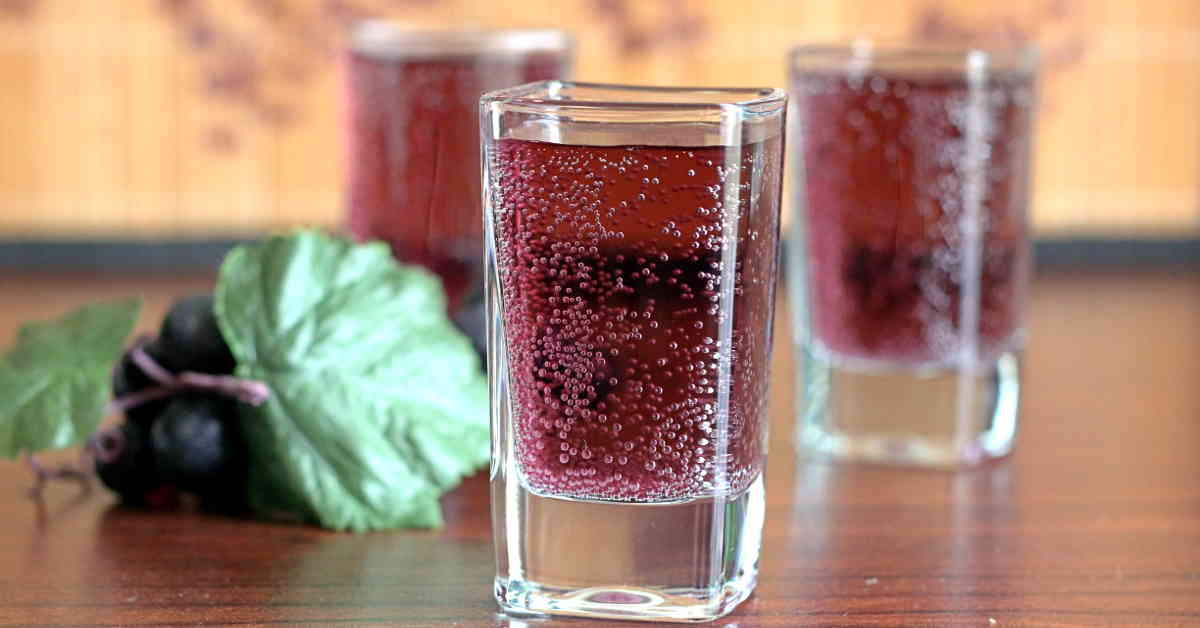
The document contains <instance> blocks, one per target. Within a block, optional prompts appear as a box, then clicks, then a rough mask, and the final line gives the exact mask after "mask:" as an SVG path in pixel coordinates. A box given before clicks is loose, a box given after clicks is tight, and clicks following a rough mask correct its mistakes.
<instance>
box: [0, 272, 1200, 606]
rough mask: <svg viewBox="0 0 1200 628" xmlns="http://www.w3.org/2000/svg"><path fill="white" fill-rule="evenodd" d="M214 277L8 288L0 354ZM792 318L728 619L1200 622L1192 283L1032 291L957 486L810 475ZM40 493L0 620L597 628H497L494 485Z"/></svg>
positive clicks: (1199, 403)
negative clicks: (1002, 414)
mask: <svg viewBox="0 0 1200 628" xmlns="http://www.w3.org/2000/svg"><path fill="white" fill-rule="evenodd" d="M209 282H210V279H209V278H205V277H196V278H162V277H160V278H147V277H95V276H82V275H80V276H59V275H41V276H37V275H0V344H7V342H8V341H9V339H11V337H12V333H13V332H14V331H15V329H16V327H17V325H18V323H19V322H20V321H22V320H25V319H28V318H35V317H48V316H52V315H57V314H59V313H61V312H63V311H65V310H66V309H68V308H70V307H73V306H75V305H78V304H80V303H83V302H84V301H87V300H89V299H92V298H98V297H103V296H118V295H125V294H129V293H138V292H140V293H143V294H145V295H146V297H147V310H146V312H145V314H144V316H143V321H144V325H145V326H146V327H147V328H149V327H150V322H151V321H152V320H154V319H156V318H158V317H160V316H161V314H162V312H163V310H164V309H165V307H166V306H167V304H168V303H169V302H170V299H171V298H172V297H174V296H176V295H183V294H187V293H190V292H193V291H196V290H199V289H203V288H205V287H206V286H208V285H209ZM786 318H787V317H786V315H784V313H783V312H782V311H781V312H780V316H779V320H780V333H778V334H777V335H776V338H778V341H779V344H778V346H777V347H776V352H775V364H774V375H773V378H774V381H773V391H772V410H771V412H772V435H771V441H772V448H771V453H770V463H769V469H768V475H767V491H768V495H767V502H768V510H767V522H766V533H765V540H764V543H765V551H764V558H763V561H762V569H761V575H760V579H759V585H758V590H757V592H756V593H755V594H754V595H753V596H752V597H751V598H750V599H749V600H748V601H746V602H745V603H744V604H743V605H742V606H741V607H740V608H739V609H738V610H737V611H736V612H735V613H734V614H733V615H731V616H730V617H728V618H726V619H724V620H721V621H719V622H717V624H716V625H720V626H731V627H732V626H737V627H738V628H750V627H752V626H807V625H812V626H862V625H871V626H1095V625H1141V626H1177V625H1187V624H1197V625H1200V276H1196V275H1189V274H1180V273H1176V274H1167V273H1157V274H1156V273H1138V274H1114V273H1088V274H1054V275H1045V276H1040V277H1038V278H1037V280H1036V283H1035V290H1034V298H1033V303H1032V312H1031V317H1030V323H1031V337H1030V343H1029V348H1028V351H1027V352H1026V359H1025V365H1024V372H1023V377H1024V390H1023V393H1022V395H1023V399H1022V403H1023V407H1022V412H1021V428H1020V435H1019V437H1018V443H1017V447H1016V451H1015V453H1014V454H1013V455H1012V456H1011V457H1010V458H1009V459H1007V460H1002V461H998V462H993V463H991V464H988V465H985V466H983V467H981V468H978V469H974V470H969V471H963V472H957V473H948V472H939V471H921V470H905V469H894V468H878V467H851V466H834V465H829V464H824V463H813V462H797V460H796V457H795V455H794V454H793V451H792V446H791V431H792V429H791V426H792V420H793V419H792V417H793V412H792V402H793V394H792V393H793V388H794V385H793V362H792V355H791V347H790V346H789V344H788V342H789V338H790V333H788V332H787V330H786ZM66 459H70V456H69V455H68V454H63V455H61V456H57V457H52V458H51V460H66ZM30 481H31V477H30V475H29V473H28V472H27V470H26V468H25V467H24V466H23V465H22V464H20V463H17V462H7V461H3V462H0V530H2V532H0V625H6V626H7V625H14V626H15V625H20V626H28V625H40V624H56V625H81V626H100V625H105V626H107V625H145V626H149V625H209V624H250V625H260V624H297V623H310V624H313V625H331V624H386V625H399V626H443V625H445V626H529V627H541V626H546V627H548V626H554V625H575V626H581V625H601V623H602V622H579V621H573V622H559V621H530V620H506V619H505V618H503V617H502V616H500V615H498V614H497V612H496V606H495V604H494V603H493V601H492V597H491V580H492V575H493V564H492V546H491V540H490V527H489V521H488V494H487V490H486V488H487V487H486V478H484V477H482V476H476V477H473V478H471V479H469V480H468V481H467V482H465V483H464V484H463V485H462V486H461V487H459V488H458V489H456V490H455V491H454V492H452V493H450V494H449V495H448V496H447V497H446V498H445V499H444V509H445V512H446V519H447V524H446V526H445V527H444V528H442V529H441V530H437V531H402V532H390V533H375V534H362V535H354V534H342V533H333V532H326V531H322V530H318V529H315V528H309V527H302V526H289V525H279V524H269V523H262V522H255V521H244V520H235V519H230V518H222V517H219V516H213V515H207V514H202V513H198V512H193V511H189V510H183V511H174V512H143V511H137V510H129V509H125V508H121V507H117V506H115V505H114V500H113V498H112V497H111V496H110V495H109V494H108V493H107V491H105V490H104V489H103V488H101V487H99V486H98V485H96V486H95V487H94V488H93V489H92V490H91V492H90V493H81V492H80V490H79V488H78V487H77V486H76V485H72V484H70V483H59V484H55V485H53V486H51V487H49V488H48V490H47V492H46V495H45V497H44V499H43V500H42V502H40V503H38V502H35V501H33V500H31V499H30V498H29V497H27V496H26V494H25V489H26V488H27V487H28V486H29V485H30ZM625 625H631V624H625Z"/></svg>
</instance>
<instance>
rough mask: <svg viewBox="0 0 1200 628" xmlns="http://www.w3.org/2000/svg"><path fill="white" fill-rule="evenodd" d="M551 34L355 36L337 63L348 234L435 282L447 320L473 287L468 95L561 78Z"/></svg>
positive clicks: (475, 197) (387, 32) (566, 42)
mask: <svg viewBox="0 0 1200 628" xmlns="http://www.w3.org/2000/svg"><path fill="white" fill-rule="evenodd" d="M571 55H572V43H571V39H570V37H568V36H567V35H566V34H565V33H563V32H561V31H556V30H493V31H467V30H424V31H420V30H408V29H404V28H401V27H399V26H397V25H396V24H394V23H391V22H387V21H374V20H372V21H365V22H362V23H360V24H358V25H356V26H355V27H354V29H353V30H352V32H351V34H350V37H349V45H348V47H347V50H346V52H345V56H344V60H343V61H344V76H345V114H346V119H345V129H346V130H345V140H346V145H347V146H346V148H347V152H348V154H347V162H348V168H347V179H348V180H347V185H346V188H347V194H348V199H347V206H348V227H349V230H350V232H351V233H352V234H353V235H354V236H355V237H357V238H359V239H363V240H368V239H379V240H384V241H386V242H387V243H388V244H390V245H391V247H392V251H393V253H394V254H395V255H396V257H397V258H398V259H400V260H402V261H405V262H410V263H415V264H420V265H423V266H425V267H426V268H428V269H429V270H431V271H433V272H434V273H435V274H437V275H438V276H439V277H440V278H441V279H442V282H443V284H444V286H445V288H446V293H447V301H448V303H449V305H450V307H451V308H452V309H453V308H454V307H456V306H457V305H459V304H460V302H461V301H462V300H463V299H464V298H465V297H467V296H468V295H470V294H471V293H472V292H474V293H475V294H476V295H478V296H479V298H482V295H481V294H480V293H481V291H482V286H483V256H482V254H481V251H482V250H483V231H482V228H481V225H480V220H479V212H480V208H479V196H480V192H479V96H480V95H481V94H483V93H484V92H486V91H490V90H493V89H499V88H501V87H511V86H513V85H520V84H522V83H528V82H529V81H536V80H543V79H551V78H566V75H567V73H568V71H569V69H570V64H571Z"/></svg>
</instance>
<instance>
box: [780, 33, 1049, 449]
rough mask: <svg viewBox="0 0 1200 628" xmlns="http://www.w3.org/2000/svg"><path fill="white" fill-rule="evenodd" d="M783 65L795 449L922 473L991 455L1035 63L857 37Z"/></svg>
mask: <svg viewBox="0 0 1200 628" xmlns="http://www.w3.org/2000/svg"><path fill="white" fill-rule="evenodd" d="M790 63H791V98H792V108H793V110H792V124H793V129H792V130H793V135H792V150H791V155H790V159H791V171H790V172H791V178H792V188H793V194H794V196H793V199H794V208H795V212H796V215H795V218H796V220H795V221H794V225H795V229H794V231H793V238H792V240H793V242H791V243H790V244H791V249H790V251H789V258H790V261H789V273H790V278H791V279H792V281H791V283H790V288H791V296H792V299H791V302H792V306H793V308H792V309H793V315H794V316H795V319H794V329H795V331H796V334H797V335H796V338H795V341H796V346H797V362H798V364H800V366H801V368H800V370H799V372H798V373H797V377H798V389H797V402H798V406H799V408H798V414H799V418H798V420H799V426H798V429H797V433H796V438H797V441H798V445H799V447H800V448H801V450H802V452H804V453H807V454H813V455H816V456H831V457H834V458H848V459H861V460H870V461H876V462H889V463H908V464H918V465H931V466H956V465H959V464H970V463H974V462H978V461H981V460H983V459H986V458H990V457H997V456H1003V455H1006V454H1007V453H1008V452H1009V451H1010V449H1011V447H1012V444H1013V439H1014V437H1015V435H1016V426H1017V400H1018V389H1019V379H1018V370H1019V369H1018V360H1017V356H1018V353H1019V351H1020V349H1021V346H1022V342H1023V339H1024V333H1023V331H1024V330H1023V321H1024V310H1025V301H1026V292H1027V286H1028V283H1029V271H1030V248H1029V238H1028V225H1027V218H1026V210H1027V205H1028V200H1029V168H1030V146H1031V142H1032V137H1031V136H1032V131H1033V113H1034V108H1035V101H1036V94H1035V89H1034V88H1035V78H1036V69H1037V55H1036V51H1035V50H1033V49H1032V48H1019V49H1014V50H1005V51H1000V50H992V51H988V50H978V49H957V48H936V47H905V46H877V45H872V44H870V43H865V42H859V43H856V44H854V45H850V46H846V47H839V46H801V47H799V48H797V49H795V50H794V51H793V52H792V54H791V57H790Z"/></svg>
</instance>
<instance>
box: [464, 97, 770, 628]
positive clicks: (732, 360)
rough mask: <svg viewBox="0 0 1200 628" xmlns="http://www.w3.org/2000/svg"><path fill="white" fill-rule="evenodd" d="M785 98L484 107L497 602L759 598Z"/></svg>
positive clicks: (702, 608)
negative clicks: (757, 580) (756, 592)
mask: <svg viewBox="0 0 1200 628" xmlns="http://www.w3.org/2000/svg"><path fill="white" fill-rule="evenodd" d="M785 102H786V95H785V94H784V92H783V91H782V90H775V89H667V88H651V87H626V86H619V85H591V84H584V83H564V82H559V81H550V82H544V83H533V84H529V85H524V86H521V87H516V88H512V89H507V90H501V91H497V92H492V93H490V94H487V95H485V96H484V98H483V100H482V103H481V109H482V125H483V133H482V134H483V138H484V153H485V157H484V175H483V176H484V186H485V195H484V213H485V223H486V229H488V234H487V238H486V240H487V265H488V267H487V294H488V300H489V303H488V309H489V312H490V315H489V321H488V323H489V346H488V354H489V373H490V375H491V399H492V430H493V431H492V444H493V452H492V469H491V481H492V508H493V523H494V526H495V541H496V555H497V562H498V573H497V577H496V583H495V591H496V597H497V599H498V600H499V602H500V605H501V607H503V608H504V610H505V611H507V612H510V613H515V614H522V613H550V614H563V615H578V616H589V617H614V618H621V619H658V620H706V619H713V618H716V617H719V616H721V615H723V614H725V613H727V612H729V611H730V610H732V609H733V607H734V606H736V605H737V604H738V603H739V602H741V601H742V600H743V599H745V597H746V596H747V595H749V594H750V591H751V590H752V589H753V587H754V583H755V578H756V572H757V563H758V555H759V545H760V540H761V530H762V521H763V479H762V470H763V462H764V458H765V455H766V439H767V415H766V412H767V383H768V372H767V371H768V366H769V363H770V354H771V321H772V317H773V315H774V304H775V301H774V286H775V281H776V275H777V263H778V262H777V259H778V231H779V200H780V195H781V192H780V185H781V178H782V176H781V169H782V160H783V120H784V110H785Z"/></svg>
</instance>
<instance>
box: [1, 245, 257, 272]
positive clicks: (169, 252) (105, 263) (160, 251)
mask: <svg viewBox="0 0 1200 628" xmlns="http://www.w3.org/2000/svg"><path fill="white" fill-rule="evenodd" d="M249 241H250V240H238V239H204V240H153V241H151V240H94V241H86V240H21V241H3V240H0V270H22V271H78V270H97V271H139V272H151V273H157V272H187V271H215V270H216V269H217V267H218V266H220V264H221V260H222V259H224V257H225V254H226V253H228V252H229V250H230V249H232V248H233V247H235V246H237V245H239V244H242V243H245V242H249Z"/></svg>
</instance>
